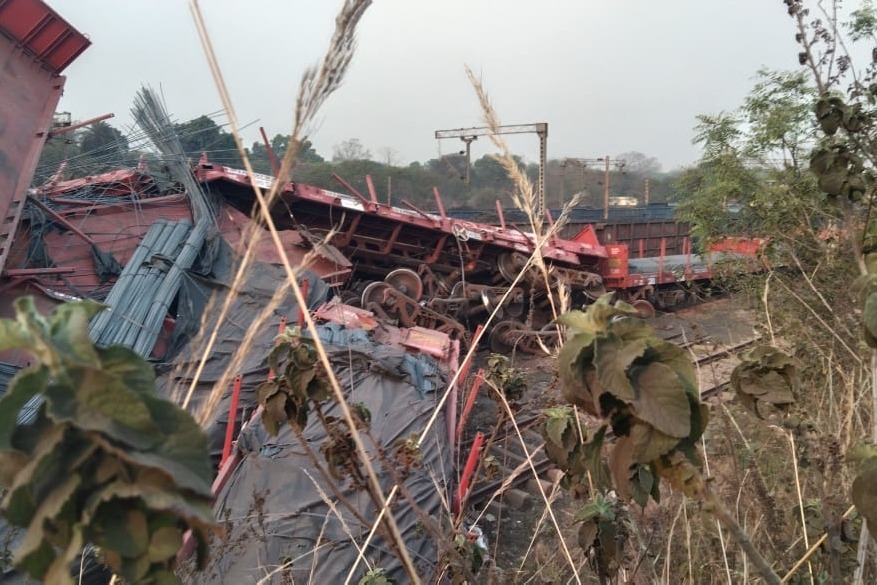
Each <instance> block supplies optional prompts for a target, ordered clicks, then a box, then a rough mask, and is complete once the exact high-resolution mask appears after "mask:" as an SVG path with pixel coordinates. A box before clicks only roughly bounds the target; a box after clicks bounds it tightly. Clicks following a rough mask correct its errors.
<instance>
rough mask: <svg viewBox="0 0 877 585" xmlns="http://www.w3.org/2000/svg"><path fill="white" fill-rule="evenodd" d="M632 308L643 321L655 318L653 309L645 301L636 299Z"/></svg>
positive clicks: (650, 304) (652, 306)
mask: <svg viewBox="0 0 877 585" xmlns="http://www.w3.org/2000/svg"><path fill="white" fill-rule="evenodd" d="M633 308H634V309H636V310H637V311H639V314H640V316H641V317H642V318H643V319H654V318H655V314H656V313H655V307H654V305H652V303H650V302H649V301H647V300H645V299H637V300H635V301H634V302H633Z"/></svg>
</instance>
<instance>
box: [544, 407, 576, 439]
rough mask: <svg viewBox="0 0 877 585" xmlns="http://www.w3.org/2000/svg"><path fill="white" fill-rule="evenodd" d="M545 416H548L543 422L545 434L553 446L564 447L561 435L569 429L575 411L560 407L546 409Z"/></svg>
mask: <svg viewBox="0 0 877 585" xmlns="http://www.w3.org/2000/svg"><path fill="white" fill-rule="evenodd" d="M545 414H546V415H547V416H548V418H547V419H546V420H545V434H546V435H547V437H548V438H549V439H551V441H552V442H553V443H554V444H555V445H558V446H561V447H566V446H567V445H566V444H565V442H564V440H563V435H564V432H565V431H566V429H567V428H571V425H572V424H573V422H572V421H573V417H575V411H574V410H573V409H572V408H569V407H568V406H561V407H557V408H548V409H546V410H545Z"/></svg>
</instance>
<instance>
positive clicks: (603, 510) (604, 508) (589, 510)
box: [572, 494, 615, 524]
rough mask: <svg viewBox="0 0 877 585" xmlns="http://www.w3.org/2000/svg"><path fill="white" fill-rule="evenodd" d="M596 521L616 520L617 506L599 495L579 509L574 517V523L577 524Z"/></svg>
mask: <svg viewBox="0 0 877 585" xmlns="http://www.w3.org/2000/svg"><path fill="white" fill-rule="evenodd" d="M595 519H596V520H615V506H613V505H612V502H610V501H609V500H607V499H605V498H604V497H603V496H601V495H600V494H597V495H596V496H594V498H593V499H592V500H591V501H590V502H588V503H587V504H585V505H584V506H582V507H581V508H579V510H578V511H577V512H576V513H575V514H574V515H573V518H572V522H573V524H576V523H578V522H586V521H588V520H595Z"/></svg>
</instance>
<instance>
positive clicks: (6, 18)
mask: <svg viewBox="0 0 877 585" xmlns="http://www.w3.org/2000/svg"><path fill="white" fill-rule="evenodd" d="M0 33H3V34H5V35H6V36H8V37H10V38H11V39H12V40H13V41H15V44H16V45H18V47H20V48H21V49H23V50H24V51H25V52H26V53H28V54H29V55H30V56H31V57H35V58H36V59H38V60H39V61H40V62H41V63H42V65H43V66H44V67H46V68H47V69H48V70H49V71H50V72H51V73H53V74H55V75H57V74H59V73H61V72H62V71H63V70H64V68H65V67H67V66H68V65H69V64H70V63H72V62H73V60H74V59H76V57H78V56H79V55H80V54H81V53H82V52H83V51H84V50H85V49H87V48H88V46H89V45H91V41H89V40H88V39H87V38H86V37H85V35H83V34H82V33H80V32H79V31H78V30H76V29H75V28H73V26H71V25H70V23H68V22H67V21H66V20H64V19H63V18H61V17H60V16H59V15H58V13H57V12H55V11H54V10H52V9H51V8H49V7H48V6H47V5H46V4H44V3H43V2H41V1H40V0H0Z"/></svg>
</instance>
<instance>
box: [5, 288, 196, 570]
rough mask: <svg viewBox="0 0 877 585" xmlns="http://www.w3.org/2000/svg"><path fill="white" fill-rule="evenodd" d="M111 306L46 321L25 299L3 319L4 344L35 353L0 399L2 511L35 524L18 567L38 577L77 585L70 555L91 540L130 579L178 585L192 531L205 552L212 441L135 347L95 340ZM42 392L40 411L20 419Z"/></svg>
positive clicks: (83, 306)
mask: <svg viewBox="0 0 877 585" xmlns="http://www.w3.org/2000/svg"><path fill="white" fill-rule="evenodd" d="M102 308H103V307H102V306H101V305H99V304H97V303H94V302H90V301H83V302H75V303H67V304H65V305H61V306H59V307H58V308H56V309H55V310H54V312H53V313H52V314H51V315H50V316H49V317H48V318H45V317H43V316H41V315H40V314H39V313H38V312H37V311H36V309H35V307H34V303H33V299H31V298H29V297H26V298H21V299H18V300H17V301H16V303H15V309H16V320H14V321H12V320H7V319H2V320H0V351H2V350H8V349H23V350H27V351H29V352H30V353H32V354H33V355H34V357H36V359H37V361H36V363H34V364H33V365H32V366H30V367H28V368H26V369H24V370H22V371H21V372H19V373H18V375H17V376H16V377H15V378H14V379H13V380H12V382H11V384H10V386H9V390H8V392H7V393H6V395H5V396H3V398H2V399H0V486H2V487H4V488H5V489H6V494H5V497H4V498H3V501H2V503H0V512H2V514H3V515H4V516H5V517H6V519H7V520H8V521H9V522H10V523H11V524H13V525H16V526H21V527H26V528H27V534H26V537H25V539H24V541H23V542H22V543H21V545H20V547H19V548H18V550H17V551H16V556H15V566H16V567H18V568H20V569H22V570H24V571H26V572H27V573H28V574H29V575H31V576H32V577H34V578H37V579H42V580H44V581H46V582H50V583H69V582H72V581H71V579H70V576H69V563H70V561H72V560H73V559H74V557H75V556H76V555H77V553H79V552H80V550H81V549H82V548H83V546H84V545H85V544H86V543H93V544H94V545H96V546H97V547H99V550H100V553H101V555H102V557H103V559H104V560H105V561H106V563H107V564H108V565H109V566H110V568H112V570H113V571H115V572H116V573H118V574H119V575H121V576H122V577H124V578H125V579H126V580H128V581H129V582H132V583H134V582H136V583H176V582H178V579H177V577H176V576H175V575H174V573H173V568H174V564H175V560H176V556H177V553H178V552H179V551H180V548H181V546H182V543H183V535H184V533H185V532H186V531H187V530H189V529H191V530H192V533H193V535H194V537H195V539H196V541H197V543H198V559H199V561H200V562H202V563H203V561H204V560H206V554H207V551H206V548H207V540H208V537H209V532H210V530H211V526H212V523H213V516H212V512H211V510H210V500H211V481H212V475H213V472H212V469H211V466H210V460H209V456H208V450H207V439H206V436H205V434H204V432H203V431H202V430H201V428H200V427H199V426H198V424H197V423H196V422H195V420H194V419H193V418H192V417H191V416H190V415H189V414H188V413H186V412H185V411H183V410H181V409H180V408H178V407H177V406H176V405H174V404H172V403H170V402H168V401H166V400H164V399H162V398H160V397H159V396H158V395H157V394H156V392H155V376H154V373H153V370H152V367H151V366H150V365H149V363H147V362H146V361H145V360H143V359H142V358H141V357H139V356H138V355H137V354H135V353H134V352H133V351H131V350H129V349H127V348H124V347H120V346H114V347H109V348H106V349H102V348H97V347H95V346H94V345H93V344H92V342H91V339H90V338H89V336H88V322H89V320H90V319H91V317H93V316H94V315H95V314H97V313H98V312H99V311H100V310H102ZM37 397H38V398H39V406H38V409H37V411H36V416H35V417H34V419H33V420H32V421H22V420H19V413H20V412H21V411H22V408H23V407H24V406H25V405H27V404H28V403H29V402H31V401H32V399H35V398H37ZM31 404H33V403H32V402H31Z"/></svg>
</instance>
